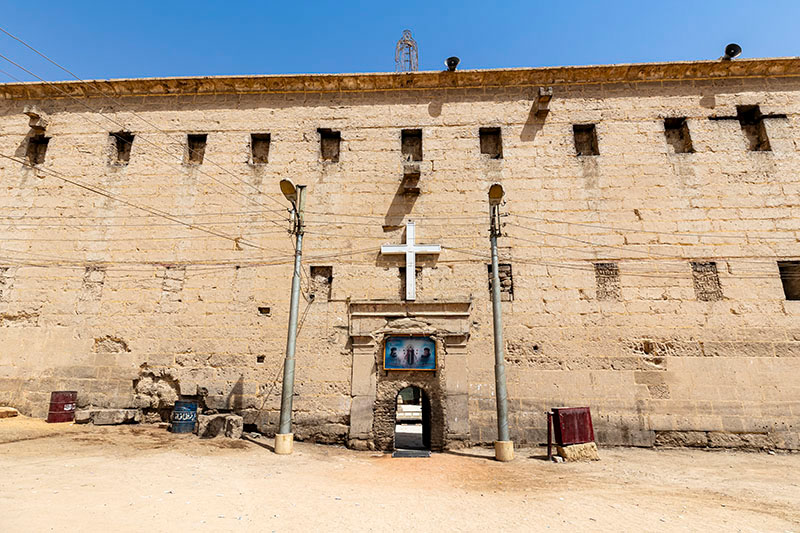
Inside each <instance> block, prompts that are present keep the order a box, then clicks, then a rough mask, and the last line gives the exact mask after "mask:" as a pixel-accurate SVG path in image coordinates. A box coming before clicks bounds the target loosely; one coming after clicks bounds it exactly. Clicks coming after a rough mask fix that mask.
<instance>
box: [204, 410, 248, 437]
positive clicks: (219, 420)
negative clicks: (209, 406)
mask: <svg viewBox="0 0 800 533" xmlns="http://www.w3.org/2000/svg"><path fill="white" fill-rule="evenodd" d="M243 429H244V419H243V418H242V417H241V416H239V415H233V414H228V413H219V414H216V415H199V416H198V417H197V436H198V437H200V438H201V439H213V438H215V437H226V438H229V439H240V438H242V430H243Z"/></svg>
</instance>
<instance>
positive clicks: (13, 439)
mask: <svg viewBox="0 0 800 533" xmlns="http://www.w3.org/2000/svg"><path fill="white" fill-rule="evenodd" d="M256 442H260V443H261V444H256V443H253V442H249V441H246V440H237V441H232V440H225V439H215V440H199V439H197V438H196V437H194V436H192V435H172V434H170V433H167V432H166V431H165V430H164V429H159V428H157V427H155V426H117V427H94V426H75V425H72V424H58V425H55V424H53V425H48V424H45V423H44V422H42V421H40V420H31V419H26V418H23V417H18V418H13V419H3V420H0V531H2V532H17V531H25V532H28V531H66V530H72V531H112V530H113V531H153V532H155V531H176V530H192V531H312V530H314V531H725V532H728V531H759V532H761V531H779V532H786V531H793V532H800V454H777V455H769V454H766V453H746V452H705V451H700V450H650V449H629V448H606V449H601V457H602V461H600V462H595V463H581V464H554V463H548V462H545V461H542V460H541V459H539V458H538V456H540V455H541V454H542V453H543V451H542V450H539V449H535V450H518V457H517V459H515V460H514V461H513V462H512V463H507V464H500V463H497V462H495V461H493V460H491V459H490V457H491V452H490V450H487V449H482V448H473V449H469V450H463V451H459V452H453V453H442V454H433V456H432V457H431V458H429V459H392V458H391V457H390V456H388V455H383V454H379V453H370V452H354V451H350V450H346V449H343V448H339V447H332V446H318V445H313V444H303V443H298V444H297V445H296V448H295V453H294V454H293V455H291V456H277V455H275V454H273V453H272V452H271V450H270V449H269V447H271V444H272V443H271V441H269V440H267V439H258V440H257V441H256Z"/></svg>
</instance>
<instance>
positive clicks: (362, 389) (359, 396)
mask: <svg viewBox="0 0 800 533" xmlns="http://www.w3.org/2000/svg"><path fill="white" fill-rule="evenodd" d="M471 308H472V302H471V301H460V302H392V301H361V302H356V301H352V302H350V305H349V310H350V326H349V330H350V346H351V349H352V351H353V352H352V353H353V371H352V382H351V395H352V402H351V404H350V432H349V436H348V446H350V447H352V448H356V449H371V450H383V451H392V450H394V449H395V429H396V425H397V397H398V394H399V393H400V391H402V390H403V389H405V388H408V387H415V388H418V389H419V390H420V402H421V408H424V409H425V414H426V416H425V417H423V419H424V420H427V422H426V424H425V426H424V442H423V445H424V446H425V449H428V450H430V451H434V452H435V451H441V450H444V449H445V448H448V447H460V446H461V445H463V444H462V443H464V442H468V441H469V407H468V405H469V401H468V400H469V397H468V395H469V393H468V383H467V346H466V345H467V341H468V339H469V329H470V314H471ZM397 336H400V337H403V336H410V337H415V336H416V337H428V338H430V339H432V340H433V341H434V342H435V343H436V361H437V363H436V368H435V370H433V371H430V370H425V371H421V370H416V371H413V370H397V369H388V370H387V369H385V368H384V352H385V342H386V339H388V338H391V337H397Z"/></svg>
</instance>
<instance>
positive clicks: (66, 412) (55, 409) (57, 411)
mask: <svg viewBox="0 0 800 533" xmlns="http://www.w3.org/2000/svg"><path fill="white" fill-rule="evenodd" d="M77 400H78V392H77V391H74V390H62V391H55V392H51V393H50V412H49V413H47V421H48V422H72V421H73V420H75V402H76V401H77Z"/></svg>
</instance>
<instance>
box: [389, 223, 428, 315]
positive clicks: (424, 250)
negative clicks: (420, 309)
mask: <svg viewBox="0 0 800 533" xmlns="http://www.w3.org/2000/svg"><path fill="white" fill-rule="evenodd" d="M414 241H415V232H414V222H413V221H411V220H409V221H407V222H406V243H405V244H384V245H383V246H381V253H382V254H386V255H391V254H405V256H406V300H416V299H417V283H416V282H417V276H416V274H417V254H438V253H440V252H441V251H442V247H441V246H439V245H438V244H416V243H415V242H414Z"/></svg>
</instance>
